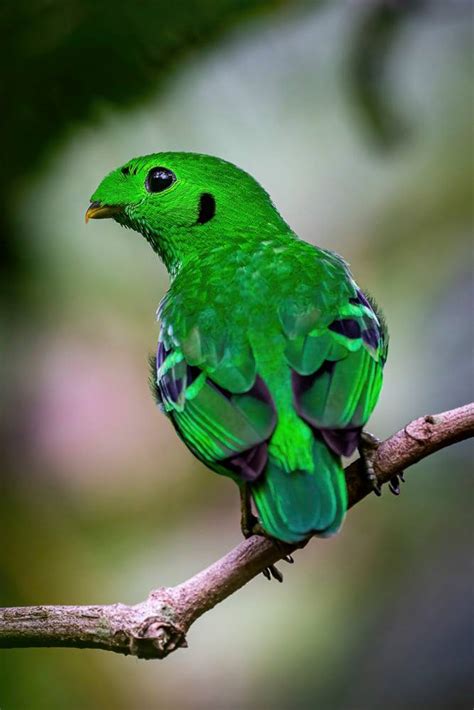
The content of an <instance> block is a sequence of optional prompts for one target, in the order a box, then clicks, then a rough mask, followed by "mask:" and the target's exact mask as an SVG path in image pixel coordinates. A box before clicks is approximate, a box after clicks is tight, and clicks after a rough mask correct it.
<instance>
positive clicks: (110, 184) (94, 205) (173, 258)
mask: <svg viewBox="0 0 474 710" xmlns="http://www.w3.org/2000/svg"><path fill="white" fill-rule="evenodd" d="M107 217H111V218H113V219H115V220H116V221H117V222H119V223H120V224H122V225H123V226H125V227H129V228H131V229H134V230H136V231H137V232H141V233H142V234H143V235H144V236H145V237H146V238H147V240H148V241H149V242H150V244H151V245H152V247H153V249H154V250H155V251H157V252H158V253H159V254H160V256H161V257H162V258H163V260H164V262H165V264H166V266H167V267H168V268H169V270H170V271H174V270H175V269H176V268H177V267H178V266H179V265H180V264H181V263H183V262H184V261H185V260H186V258H187V257H189V256H191V255H195V254H198V255H199V254H202V253H203V252H204V251H205V250H208V249H212V248H213V247H214V246H215V245H216V244H217V243H221V244H222V242H223V240H228V241H229V240H230V241H231V242H232V241H234V242H235V245H236V246H237V244H238V242H239V241H240V240H241V239H249V238H251V237H252V235H257V234H259V235H260V237H259V238H260V239H263V238H264V234H265V233H266V232H268V229H269V226H271V228H274V229H276V228H277V227H278V225H280V226H281V225H282V224H284V223H283V220H282V219H281V217H280V216H279V215H278V213H277V212H276V210H275V207H274V206H273V204H272V202H271V200H270V198H269V196H268V194H267V193H266V192H265V190H264V189H263V188H262V187H261V186H260V185H259V184H258V183H257V182H256V180H254V179H253V178H252V177H251V176H250V175H248V174H247V173H245V172H244V171H243V170H240V169H239V168H237V167H236V166H235V165H232V164H231V163H228V162H226V161H224V160H221V159H219V158H214V157H211V156H208V155H200V154H197V153H155V154H153V155H147V156H144V157H140V158H133V159H132V160H129V161H128V162H127V163H125V165H123V166H122V167H120V168H117V169H116V170H114V171H113V172H111V173H110V174H109V175H107V177H105V178H104V179H103V180H102V182H101V183H100V185H99V187H98V188H97V190H96V191H95V192H94V194H93V195H92V197H91V204H90V206H89V207H88V209H87V212H86V221H88V220H89V219H104V218H107ZM285 226H286V225H285Z"/></svg>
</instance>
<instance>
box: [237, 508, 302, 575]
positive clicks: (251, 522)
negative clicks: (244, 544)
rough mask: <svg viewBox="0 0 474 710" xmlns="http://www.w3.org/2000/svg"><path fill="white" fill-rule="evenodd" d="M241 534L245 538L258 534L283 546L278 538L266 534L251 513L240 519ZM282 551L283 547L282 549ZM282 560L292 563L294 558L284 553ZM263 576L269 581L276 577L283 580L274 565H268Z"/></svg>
mask: <svg viewBox="0 0 474 710" xmlns="http://www.w3.org/2000/svg"><path fill="white" fill-rule="evenodd" d="M241 527H242V534H243V536H244V537H245V538H246V539H247V538H249V537H251V536H252V535H260V536H261V537H266V538H268V539H269V540H272V542H274V543H275V544H276V545H277V546H278V547H281V548H283V543H280V541H279V540H276V539H275V538H274V537H271V536H270V535H268V534H267V533H266V532H265V530H264V529H263V527H262V526H261V524H260V522H259V520H258V518H257V517H256V516H255V515H253V513H251V514H250V515H249V514H247V515H246V516H245V521H243V520H242V526H241ZM282 552H283V549H282ZM282 560H283V561H284V562H288V564H291V565H292V564H293V563H294V559H293V557H292V556H291V555H288V554H286V555H285V556H284V557H282ZM262 574H263V576H264V577H265V578H266V579H268V580H269V581H271V579H272V578H273V579H276V580H277V582H283V575H282V573H281V572H280V570H279V569H278V567H276V566H275V565H269V566H268V567H266V568H265V569H264V570H263V571H262Z"/></svg>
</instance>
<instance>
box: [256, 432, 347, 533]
mask: <svg viewBox="0 0 474 710" xmlns="http://www.w3.org/2000/svg"><path fill="white" fill-rule="evenodd" d="M313 457H314V471H292V472H291V473H288V472H285V471H283V470H282V469H281V468H280V466H279V465H278V463H277V462H276V461H275V459H273V458H272V457H271V456H270V457H269V460H268V465H267V467H266V469H265V472H264V473H263V475H262V476H261V477H260V478H259V479H258V480H257V481H256V482H255V483H254V484H252V496H253V499H254V501H255V505H256V506H257V510H258V514H259V517H260V521H261V524H262V526H263V528H264V529H265V531H266V532H267V533H268V534H269V535H272V537H275V538H277V539H279V540H282V541H283V542H288V543H296V542H301V541H302V540H304V539H305V538H306V537H308V536H309V535H311V534H317V535H319V536H321V537H327V536H329V535H332V534H334V533H335V532H337V530H338V529H339V528H340V526H341V524H342V521H343V519H344V515H345V512H346V510H347V487H346V480H345V477H344V471H343V468H342V464H341V460H340V458H339V457H338V456H336V455H335V454H333V453H332V452H331V451H330V450H329V449H328V447H327V446H326V444H325V443H324V442H323V441H320V440H315V441H314V445H313Z"/></svg>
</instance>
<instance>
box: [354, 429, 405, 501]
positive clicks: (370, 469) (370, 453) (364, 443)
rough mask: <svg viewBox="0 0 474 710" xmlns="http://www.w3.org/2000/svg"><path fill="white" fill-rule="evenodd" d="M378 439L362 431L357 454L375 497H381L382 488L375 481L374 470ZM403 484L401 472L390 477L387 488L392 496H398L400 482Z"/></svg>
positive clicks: (376, 480) (378, 444)
mask: <svg viewBox="0 0 474 710" xmlns="http://www.w3.org/2000/svg"><path fill="white" fill-rule="evenodd" d="M380 443H381V442H380V439H377V437H376V436H374V435H373V434H371V433H370V432H368V431H363V432H362V434H361V437H360V442H359V454H360V458H361V461H362V465H363V467H364V469H365V473H366V476H367V479H368V481H369V483H370V485H371V487H372V490H373V492H374V493H375V495H377V496H381V495H382V487H381V485H380V483H379V482H378V479H377V474H376V473H375V469H374V461H375V456H376V454H377V451H378V448H379V446H380ZM402 481H403V482H404V481H405V479H404V477H403V471H402V472H401V473H399V474H395V476H392V478H391V479H390V481H389V482H388V487H389V488H390V491H391V493H393V495H396V496H398V495H400V482H402Z"/></svg>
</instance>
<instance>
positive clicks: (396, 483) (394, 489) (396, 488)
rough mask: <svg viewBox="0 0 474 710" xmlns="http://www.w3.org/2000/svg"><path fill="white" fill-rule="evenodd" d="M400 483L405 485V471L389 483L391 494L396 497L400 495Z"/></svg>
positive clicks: (396, 475)
mask: <svg viewBox="0 0 474 710" xmlns="http://www.w3.org/2000/svg"><path fill="white" fill-rule="evenodd" d="M400 483H405V478H404V476H403V471H402V472H401V473H396V474H395V476H392V478H391V479H390V481H389V482H388V487H389V488H390V491H391V493H393V495H394V496H399V495H400Z"/></svg>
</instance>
